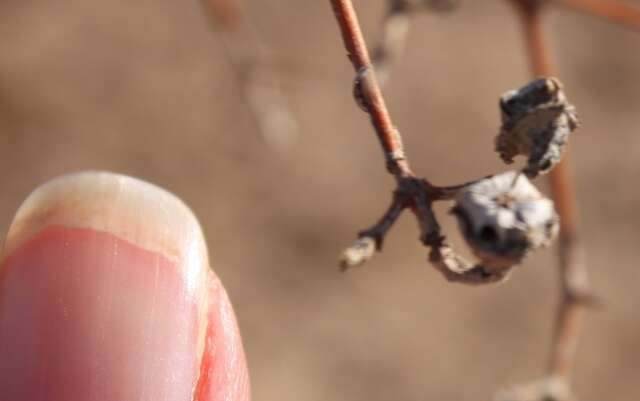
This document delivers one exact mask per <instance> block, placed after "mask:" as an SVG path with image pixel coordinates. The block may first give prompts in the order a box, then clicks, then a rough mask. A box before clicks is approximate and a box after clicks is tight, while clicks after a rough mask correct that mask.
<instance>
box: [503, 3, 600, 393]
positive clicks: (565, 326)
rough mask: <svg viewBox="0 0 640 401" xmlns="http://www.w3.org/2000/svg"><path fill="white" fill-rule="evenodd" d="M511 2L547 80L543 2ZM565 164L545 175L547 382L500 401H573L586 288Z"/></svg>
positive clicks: (537, 71) (536, 68) (537, 70)
mask: <svg viewBox="0 0 640 401" xmlns="http://www.w3.org/2000/svg"><path fill="white" fill-rule="evenodd" d="M511 2H512V3H513V4H514V5H515V6H516V8H517V10H518V12H519V14H520V17H521V20H522V24H523V28H524V33H525V39H526V47H527V51H528V54H529V58H530V61H531V70H532V73H533V75H535V76H549V75H551V71H552V67H551V60H550V56H549V52H548V49H547V46H546V42H545V38H544V35H543V29H542V22H541V13H542V12H543V11H544V10H543V7H544V1H540V0H511ZM568 164H569V158H568V155H565V157H564V159H563V160H562V161H561V162H560V163H559V164H558V165H557V166H556V167H555V169H553V170H552V171H551V173H550V175H549V178H550V185H551V193H552V197H553V199H554V201H555V204H556V208H557V210H558V214H559V216H560V222H561V228H560V242H559V265H560V286H561V293H560V300H559V305H558V311H557V317H556V325H555V332H554V337H553V342H552V349H551V355H550V361H549V366H548V370H547V379H545V380H544V381H543V382H541V383H538V384H537V385H534V386H528V387H525V388H526V389H527V391H521V390H522V388H521V389H519V390H516V391H514V392H512V393H511V395H510V396H506V395H505V394H504V393H502V394H501V396H500V397H498V398H497V399H500V400H514V401H521V400H525V399H532V400H533V399H535V400H539V401H542V400H553V401H566V400H570V399H573V398H572V397H573V396H572V395H571V392H570V391H569V389H570V378H571V373H572V370H573V365H574V361H575V353H576V346H577V342H578V337H579V334H580V328H581V325H582V319H583V314H584V309H585V301H586V299H587V291H588V289H587V285H588V284H587V272H586V267H585V262H584V258H583V253H582V252H583V251H582V247H581V245H580V243H579V240H578V232H577V222H576V220H577V219H576V201H575V194H574V189H573V183H572V179H571V174H570V171H569V165H568ZM549 383H553V385H548V384H549ZM533 390H535V391H538V392H539V394H536V395H534V396H533V397H531V394H532V391H533ZM518 394H521V396H519V395H518ZM523 394H528V395H526V396H525V395H523Z"/></svg>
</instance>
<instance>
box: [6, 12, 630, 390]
mask: <svg viewBox="0 0 640 401" xmlns="http://www.w3.org/2000/svg"><path fill="white" fill-rule="evenodd" d="M249 3H250V4H249V8H250V14H251V17H252V19H253V21H254V22H255V24H256V29H257V30H258V31H259V32H260V35H261V37H262V38H263V39H264V40H265V42H266V43H267V44H268V45H269V46H271V48H272V50H273V51H274V52H275V54H276V55H277V57H278V60H279V64H280V66H281V71H283V73H284V74H285V75H286V78H285V87H286V95H287V96H288V98H289V99H290V101H291V104H292V108H293V111H294V112H295V114H296V115H297V118H298V119H299V124H300V135H299V137H298V138H297V141H296V142H295V144H294V145H293V147H291V148H290V149H288V150H278V149H276V148H274V147H273V146H270V145H269V144H267V143H265V142H264V141H263V140H261V138H260V136H259V135H258V134H257V133H256V128H255V125H254V123H253V121H252V119H251V115H250V114H249V113H248V111H247V109H246V107H245V105H244V103H243V100H242V96H241V95H240V90H239V87H238V85H237V82H236V81H235V78H234V77H235V74H234V71H233V69H232V66H231V65H230V64H229V62H228V60H227V58H226V57H225V52H224V48H223V47H222V45H221V41H220V38H219V37H217V36H216V35H215V34H213V33H212V32H211V30H210V26H209V25H208V22H207V19H206V18H205V17H204V15H203V12H202V8H201V6H200V4H199V3H198V2H197V1H186V2H185V1H183V2H175V1H169V0H153V1H152V0H139V1H135V2H132V1H124V0H112V1H108V2H98V1H86V0H82V1H81V0H60V1H56V2H49V1H43V0H40V1H35V0H22V1H17V0H6V1H4V2H2V3H0V37H1V38H2V39H1V42H2V46H1V49H2V51H0V167H1V169H2V171H4V173H3V175H2V183H3V191H2V196H0V227H1V228H2V229H3V231H4V230H6V228H7V227H8V225H9V223H10V220H11V218H12V214H13V212H14V211H15V209H16V208H17V206H18V205H19V204H20V202H21V201H22V199H24V198H25V196H26V195H27V194H28V193H29V192H30V190H31V189H33V188H34V187H35V186H37V185H39V184H40V183H42V182H44V181H45V180H47V179H49V178H51V177H53V176H56V175H59V174H63V173H66V172H71V171H77V170H82V169H108V170H114V171H117V172H123V173H128V174H132V175H135V176H138V177H141V178H144V179H147V180H149V181H152V182H154V183H157V184H159V185H162V186H164V187H166V188H169V189H170V190H172V191H174V192H175V193H177V194H178V195H179V196H181V197H182V198H183V199H185V200H186V202H187V203H188V204H190V205H191V206H192V208H193V210H194V211H195V212H196V214H197V215H198V216H199V218H200V220H201V222H202V224H203V227H204V230H205V233H206V235H207V237H208V241H209V245H210V252H211V254H212V259H213V264H214V268H215V269H216V270H217V272H218V274H219V275H220V276H221V277H222V279H223V281H224V282H225V283H226V286H227V288H228V291H229V293H230V296H231V298H232V301H233V303H234V305H235V308H236V311H237V313H238V316H239V321H240V326H241V330H242V333H243V335H244V342H245V346H246V350H247V353H248V358H249V364H250V370H251V376H252V382H253V392H254V398H255V400H258V401H271V400H273V401H275V400H278V401H280V400H295V401H325V400H336V401H338V400H339V401H356V400H358V401H359V400H369V401H377V400H380V401H389V400H403V401H412V400H458V401H477V400H488V399H489V398H490V396H491V394H493V392H494V390H495V389H497V388H499V387H502V386H504V385H509V384H514V383H519V382H523V381H527V380H529V379H534V378H538V377H540V375H541V374H542V373H543V371H544V367H545V364H546V359H547V349H548V346H549V342H550V333H551V327H552V320H553V307H554V303H555V301H556V298H557V294H556V288H557V284H556V276H557V274H556V264H555V258H554V255H555V249H551V250H547V251H542V252H539V253H538V254H536V255H535V256H534V257H532V258H531V259H529V260H528V261H527V262H526V263H525V265H524V266H523V267H522V268H521V269H519V270H518V271H517V272H516V273H515V274H514V275H513V276H512V277H511V279H510V280H509V281H508V282H507V283H505V284H502V285H499V286H491V287H486V288H467V287H462V286H460V285H454V284H448V283H446V282H445V281H444V280H443V278H442V277H441V276H440V275H439V274H438V273H437V272H435V271H434V270H433V269H432V268H431V267H430V266H429V265H428V264H427V262H426V261H425V258H426V252H425V249H424V248H421V247H420V246H419V244H418V242H417V240H416V239H417V235H418V233H417V229H416V227H415V223H414V221H413V220H412V219H410V218H408V217H405V218H403V219H402V220H401V222H400V224H399V225H398V226H396V227H395V228H394V229H393V231H392V233H391V235H390V236H389V238H388V239H387V241H386V247H385V250H384V253H382V254H380V255H378V256H377V257H376V258H375V259H374V260H373V261H372V262H371V263H370V264H369V265H368V266H367V267H366V268H363V269H359V270H357V271H352V272H349V273H347V274H341V273H339V272H338V270H337V267H336V257H337V255H338V253H339V252H340V250H341V249H342V247H343V246H344V245H346V244H348V243H349V242H350V241H351V240H352V239H353V238H354V235H355V233H356V232H357V230H359V229H361V228H364V227H366V226H367V225H369V224H370V223H371V222H373V221H374V219H376V218H377V217H378V216H379V214H380V213H381V211H382V210H383V209H384V208H385V207H386V205H387V201H388V198H389V195H390V191H391V190H392V184H393V183H392V180H391V179H390V177H388V176H387V175H386V173H385V171H384V168H383V164H382V160H381V154H380V152H379V149H378V144H377V141H376V140H375V139H374V136H373V133H372V131H371V129H370V126H369V124H368V121H367V119H366V116H365V115H364V114H363V113H362V112H361V111H360V110H358V109H357V108H356V106H355V105H354V104H353V102H352V99H351V93H350V91H351V88H350V82H351V79H352V71H351V67H350V65H349V64H348V62H347V60H346V58H345V57H344V56H345V52H344V50H343V47H342V44H341V42H340V40H339V36H338V31H337V28H336V25H335V22H334V20H333V17H332V13H331V9H330V7H329V4H328V2H327V1H294V0H271V1H250V2H249ZM463 3H464V4H463V6H462V8H460V10H459V11H457V12H456V13H454V14H452V15H448V16H433V15H422V16H419V17H416V18H415V19H414V22H415V24H414V26H413V27H412V31H411V35H410V39H409V42H408V44H407V52H406V54H405V56H404V58H403V60H402V62H401V63H400V64H399V65H398V66H397V68H396V69H395V70H394V78H393V80H392V82H391V84H390V85H389V87H388V89H387V90H386V95H387V98H388V104H389V106H390V109H391V112H392V114H393V116H394V118H395V120H396V123H397V125H398V126H399V127H400V129H401V130H402V132H403V134H404V136H405V142H406V145H407V148H408V154H409V157H410V158H411V160H412V162H413V165H414V169H415V170H416V171H417V172H419V173H420V174H422V175H425V176H428V177H429V178H430V179H431V180H432V181H433V182H435V183H451V184H452V183H458V182H462V181H465V180H468V179H471V178H476V177H479V176H482V175H486V174H489V173H492V172H495V171H502V170H505V169H506V167H505V166H503V165H502V164H501V163H500V161H499V158H498V157H497V155H496V154H494V153H493V151H492V140H493V137H494V135H495V134H496V132H497V129H498V125H499V122H498V119H499V114H498V108H497V98H498V96H499V95H500V94H501V93H502V92H503V91H505V90H507V89H510V88H513V87H517V86H520V85H521V84H523V83H525V82H527V81H528V69H527V63H526V58H525V54H524V51H523V48H522V46H521V35H520V30H519V27H518V25H517V20H516V19H515V18H514V17H513V14H512V12H511V11H512V10H511V9H510V8H509V7H508V6H507V5H506V4H505V3H506V2H503V1H465V2H463ZM635 3H639V4H640V2H638V1H636V2H635ZM356 7H357V9H358V11H360V12H361V18H362V22H363V26H364V30H365V34H366V36H367V37H369V38H372V39H373V38H375V37H376V35H377V33H378V28H379V21H380V18H381V12H382V1H371V0H367V1H365V0H360V1H356ZM546 23H547V25H548V28H549V32H548V33H549V36H550V37H552V43H553V50H554V53H555V58H556V66H557V70H558V75H559V76H560V77H561V79H562V80H563V81H564V82H565V86H566V89H567V92H568V94H569V96H570V98H571V99H572V100H573V102H574V103H575V104H576V106H577V107H578V111H579V114H580V116H581V119H582V122H583V125H582V128H581V129H580V131H579V132H578V133H576V134H575V135H574V136H573V138H572V143H571V148H572V152H571V153H572V157H573V160H572V168H573V170H574V173H575V177H576V187H577V191H578V197H579V199H580V217H581V229H582V235H583V240H584V244H585V246H586V252H587V260H588V264H589V268H590V273H591V278H592V283H593V287H594V289H595V291H596V292H597V294H598V295H599V296H600V297H601V298H602V299H603V305H602V307H601V308H599V309H597V310H594V311H593V312H592V313H591V314H590V315H589V317H588V320H587V322H586V326H585V330H584V335H583V337H582V341H581V343H580V348H579V355H578V359H577V368H576V371H575V387H576V390H577V393H578V394H579V395H580V396H581V399H583V400H617V401H635V400H638V399H640V387H638V385H637V378H638V372H639V371H640V321H639V320H638V306H639V305H640V300H639V299H638V285H639V283H640V270H639V269H638V266H637V260H638V256H639V255H638V245H637V241H638V238H639V236H640V224H639V218H638V209H637V208H638V205H639V204H640V190H639V188H638V186H637V182H636V181H637V179H638V177H639V176H640V161H639V160H638V149H640V135H638V133H639V129H640V113H638V110H640V35H638V34H637V33H633V32H630V31H628V30H625V29H622V28H619V27H615V26H612V25H609V24H608V23H605V22H602V21H599V20H595V19H592V18H589V17H586V16H583V15H580V14H576V13H573V12H569V11H567V10H563V9H553V10H552V11H551V12H550V13H549V15H548V19H547V21H546ZM538 183H539V184H540V185H542V186H544V180H539V181H538ZM446 207H447V206H446V205H444V206H443V207H440V208H439V209H438V210H439V212H440V213H441V215H442V219H443V221H445V229H446V230H447V231H448V232H454V231H455V225H454V224H452V223H453V222H452V221H451V219H450V217H447V216H446V215H445V212H446ZM454 238H457V237H455V236H454ZM458 239H459V238H458ZM634 261H635V262H634ZM0 357H1V356H0Z"/></svg>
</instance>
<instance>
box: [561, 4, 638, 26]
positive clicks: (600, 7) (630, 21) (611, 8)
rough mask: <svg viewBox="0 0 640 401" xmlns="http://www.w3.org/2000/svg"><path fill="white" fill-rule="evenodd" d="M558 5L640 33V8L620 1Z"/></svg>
mask: <svg viewBox="0 0 640 401" xmlns="http://www.w3.org/2000/svg"><path fill="white" fill-rule="evenodd" d="M555 1H556V2H557V3H559V4H562V5H565V6H567V7H570V8H573V9H575V10H578V11H581V12H584V13H586V14H590V15H594V16H596V17H600V18H604V19H607V20H610V21H611V22H614V23H616V24H619V25H622V26H626V27H628V28H630V29H634V30H636V31H640V7H638V6H634V5H631V4H628V3H627V2H622V1H618V0H555Z"/></svg>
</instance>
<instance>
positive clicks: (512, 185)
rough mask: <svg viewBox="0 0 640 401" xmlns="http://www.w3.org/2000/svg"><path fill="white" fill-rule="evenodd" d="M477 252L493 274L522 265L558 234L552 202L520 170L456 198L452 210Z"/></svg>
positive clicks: (477, 184) (490, 179) (487, 180)
mask: <svg viewBox="0 0 640 401" xmlns="http://www.w3.org/2000/svg"><path fill="white" fill-rule="evenodd" d="M452 212H453V214H454V215H455V216H456V217H457V220H458V224H459V225H460V228H461V230H462V234H463V235H464V238H465V239H466V241H467V243H468V244H469V246H470V247H471V249H472V250H473V253H474V254H475V255H476V256H477V257H478V258H479V259H480V261H481V264H482V265H483V266H484V267H485V268H486V269H487V270H488V271H496V270H501V269H505V268H508V267H511V266H513V265H515V264H517V263H519V262H520V261H521V260H522V258H523V257H524V256H525V255H526V254H527V253H528V252H529V251H531V250H533V249H536V248H538V247H540V246H544V245H547V244H549V243H550V242H551V240H552V239H553V238H554V237H555V235H556V234H557V232H558V216H557V214H556V212H555V209H554V207H553V202H552V201H551V200H549V199H547V198H545V197H544V196H543V195H542V194H540V192H538V190H537V189H536V187H534V186H533V184H531V182H529V180H528V179H527V177H525V176H524V175H522V174H520V173H519V172H516V171H509V172H506V173H502V174H498V175H494V176H491V177H488V178H485V179H482V180H480V181H477V182H475V183H473V184H471V185H469V186H468V187H466V188H465V189H464V190H462V191H460V193H459V194H458V196H457V197H456V204H455V207H454V208H453V210H452Z"/></svg>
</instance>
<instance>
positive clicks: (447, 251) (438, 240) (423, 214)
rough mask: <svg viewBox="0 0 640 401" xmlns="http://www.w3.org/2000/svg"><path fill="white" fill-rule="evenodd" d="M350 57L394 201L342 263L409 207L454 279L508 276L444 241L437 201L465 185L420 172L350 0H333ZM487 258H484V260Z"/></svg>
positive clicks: (358, 255) (435, 259)
mask: <svg viewBox="0 0 640 401" xmlns="http://www.w3.org/2000/svg"><path fill="white" fill-rule="evenodd" d="M330 2H331V5H332V7H333V11H334V13H335V17H336V20H337V22H338V26H339V27H340V31H341V33H342V39H343V42H344V45H345V47H346V49H347V52H348V56H349V59H350V60H351V63H352V64H353V68H354V70H355V71H356V79H355V85H354V96H355V98H356V101H357V103H358V104H359V105H360V106H361V107H362V108H363V109H364V110H365V111H366V112H367V113H368V114H369V116H370V117H371V122H372V124H373V126H374V128H375V131H376V134H377V137H378V140H379V141H380V145H381V146H382V150H383V153H384V156H385V159H386V166H387V170H388V171H389V173H390V174H392V175H393V176H394V178H395V179H396V189H395V191H394V196H393V199H392V202H391V205H390V206H389V208H388V209H387V212H386V213H385V214H384V216H383V217H382V218H381V219H379V220H378V222H377V223H376V224H375V225H373V226H372V227H370V228H369V229H367V230H364V231H361V232H360V233H359V235H358V239H357V240H356V241H355V242H354V243H353V244H352V245H351V246H350V247H349V248H347V249H346V250H345V251H344V252H343V254H342V257H341V267H342V269H343V270H344V269H346V268H349V267H352V266H358V265H360V264H362V263H364V262H365V261H367V260H368V259H370V258H371V256H372V255H373V253H374V251H376V250H380V248H381V244H382V242H383V239H384V236H385V235H386V233H387V231H388V230H389V228H391V226H392V225H393V223H394V222H395V221H396V219H397V218H398V217H399V216H400V215H401V214H402V212H403V211H404V210H405V209H410V210H411V211H412V212H413V214H414V215H415V217H416V219H417V221H418V226H419V228H420V240H421V242H422V244H423V245H425V246H426V247H429V248H430V253H429V261H430V262H431V263H432V265H433V266H434V267H435V268H436V269H437V270H438V271H440V272H441V273H442V274H443V275H444V276H445V278H447V279H448V280H450V281H456V282H460V283H465V284H470V285H477V284H488V283H492V282H496V281H500V280H502V279H504V278H505V277H506V275H507V273H508V272H509V271H510V270H511V267H513V265H514V264H515V263H514V264H511V265H509V266H504V267H503V268H501V269H493V268H489V269H488V268H487V266H483V265H482V264H473V263H469V262H467V261H466V260H465V259H464V258H462V257H460V256H459V255H458V254H456V253H455V251H454V250H453V248H452V247H451V246H450V245H449V244H448V243H447V242H446V238H445V236H444V235H442V233H441V231H440V226H439V224H438V221H437V220H436V216H435V214H434V212H433V208H432V204H433V202H435V201H440V200H448V199H453V198H454V197H455V196H456V194H457V193H458V192H459V191H461V190H463V189H465V186H466V185H469V184H465V185H457V186H449V187H438V186H435V185H432V184H431V183H429V182H428V181H427V180H425V179H422V178H418V177H416V176H415V175H414V174H413V172H412V171H411V168H410V167H409V162H408V160H407V159H406V157H405V154H404V148H403V145H402V139H401V137H400V133H399V132H398V130H397V129H396V128H395V126H394V125H393V122H392V120H391V117H390V115H389V111H388V110H387V106H386V104H385V101H384V98H383V96H382V92H381V90H380V86H379V83H378V80H377V78H376V72H375V71H374V68H373V65H372V63H371V58H370V56H369V52H368V50H367V46H366V43H365V41H364V38H363V36H362V32H361V30H360V25H359V23H358V19H357V16H356V13H355V10H354V8H353V4H352V2H351V0H330ZM486 261H487V259H486V258H485V259H484V260H483V263H484V262H486Z"/></svg>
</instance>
